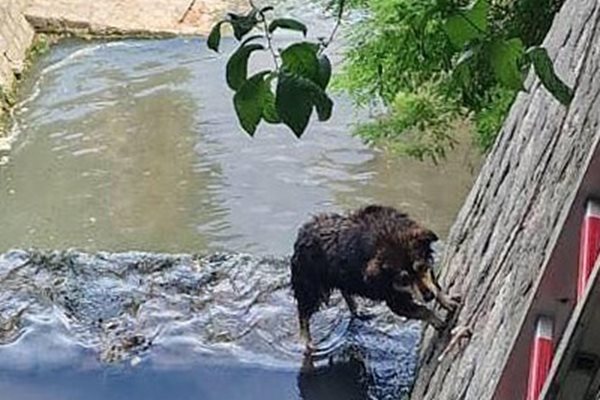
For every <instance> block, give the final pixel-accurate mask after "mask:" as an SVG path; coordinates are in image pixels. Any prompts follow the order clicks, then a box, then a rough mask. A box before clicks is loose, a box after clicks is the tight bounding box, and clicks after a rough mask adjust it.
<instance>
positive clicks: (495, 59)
mask: <svg viewBox="0 0 600 400" xmlns="http://www.w3.org/2000/svg"><path fill="white" fill-rule="evenodd" d="M489 54H490V64H491V66H492V70H493V71H494V75H495V76H496V79H497V80H498V82H500V83H501V84H502V85H503V86H505V87H507V88H509V89H515V90H522V89H523V80H524V77H523V74H522V73H521V69H520V68H519V63H520V61H521V59H522V58H523V55H524V54H525V51H524V47H523V42H522V41H521V39H519V38H513V39H509V40H504V39H498V40H495V41H493V42H492V43H491V44H490V47H489Z"/></svg>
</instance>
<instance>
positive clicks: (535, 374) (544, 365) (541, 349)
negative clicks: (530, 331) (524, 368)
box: [527, 337, 554, 400]
mask: <svg viewBox="0 0 600 400" xmlns="http://www.w3.org/2000/svg"><path fill="white" fill-rule="evenodd" d="M553 347H554V346H553V343H552V339H550V338H546V337H536V338H535V339H534V343H533V348H532V350H531V360H530V363H531V364H530V366H529V382H528V383H527V400H538V397H539V396H540V393H541V391H542V388H543V387H544V383H545V382H546V377H547V376H548V372H549V371H550V365H551V364H552V353H553V350H554V349H553Z"/></svg>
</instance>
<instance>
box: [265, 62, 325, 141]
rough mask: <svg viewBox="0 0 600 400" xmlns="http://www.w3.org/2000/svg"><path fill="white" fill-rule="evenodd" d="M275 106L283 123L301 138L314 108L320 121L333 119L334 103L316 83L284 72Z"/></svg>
mask: <svg viewBox="0 0 600 400" xmlns="http://www.w3.org/2000/svg"><path fill="white" fill-rule="evenodd" d="M275 106H276V109H277V113H278V114H279V117H280V118H281V121H282V122H283V123H284V124H286V125H287V126H289V127H290V128H291V129H292V131H293V132H294V134H295V135H296V137H298V138H300V137H301V136H302V134H303V133H304V131H305V130H306V127H307V125H308V122H309V120H310V116H311V114H312V111H313V107H314V108H316V110H317V114H318V117H319V120H320V121H326V120H328V119H329V118H330V117H331V112H332V109H333V102H332V101H331V99H330V98H329V97H328V96H327V94H326V93H325V92H324V91H323V89H321V88H320V87H319V86H318V85H317V84H316V83H314V82H313V81H311V80H309V79H307V78H306V77H303V76H300V75H298V74H292V73H289V72H285V71H284V72H282V73H280V75H279V80H278V82H277V93H276V98H275Z"/></svg>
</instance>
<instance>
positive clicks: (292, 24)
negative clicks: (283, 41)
mask: <svg viewBox="0 0 600 400" xmlns="http://www.w3.org/2000/svg"><path fill="white" fill-rule="evenodd" d="M277 28H283V29H290V30H293V31H300V32H302V34H304V36H306V33H307V32H308V29H307V28H306V25H304V24H303V23H302V22H299V21H296V20H295V19H291V18H278V19H274V20H273V21H272V22H271V23H270V24H269V29H268V30H269V33H273V32H275V29H277Z"/></svg>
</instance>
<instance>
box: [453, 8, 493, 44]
mask: <svg viewBox="0 0 600 400" xmlns="http://www.w3.org/2000/svg"><path fill="white" fill-rule="evenodd" d="M489 10H490V5H489V3H488V1H487V0H476V1H475V2H474V3H473V4H472V5H470V6H468V7H457V8H456V9H455V10H453V12H452V13H451V14H450V15H449V16H448V18H447V19H446V22H445V24H444V30H445V31H446V33H447V34H448V39H450V42H451V43H452V44H453V45H454V47H455V48H456V49H458V50H461V49H463V48H464V47H465V45H467V44H468V43H469V42H471V41H473V40H475V39H481V38H482V37H484V36H485V35H487V34H488V32H489V25H488V13H489Z"/></svg>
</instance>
